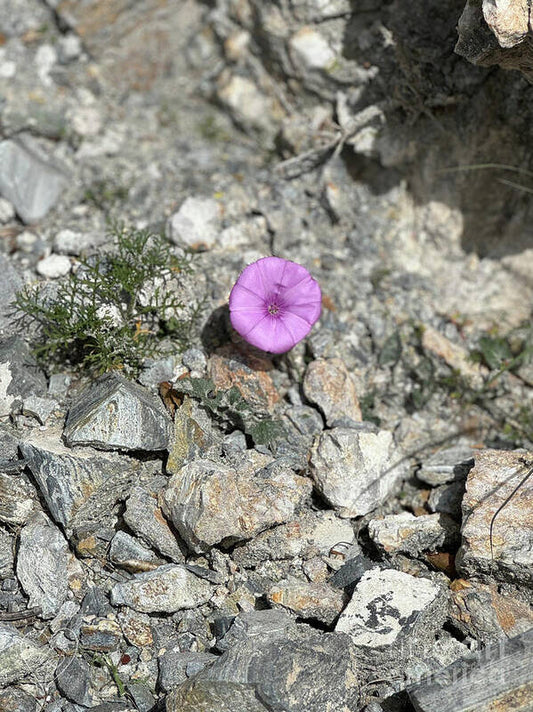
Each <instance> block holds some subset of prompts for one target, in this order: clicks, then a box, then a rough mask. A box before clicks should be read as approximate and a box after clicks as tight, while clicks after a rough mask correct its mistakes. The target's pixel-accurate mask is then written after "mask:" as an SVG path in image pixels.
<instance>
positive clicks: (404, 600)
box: [335, 569, 447, 667]
mask: <svg viewBox="0 0 533 712" xmlns="http://www.w3.org/2000/svg"><path fill="white" fill-rule="evenodd" d="M446 612H447V611H446V605H445V597H444V592H443V590H442V589H441V588H440V587H439V586H437V585H436V584H434V583H433V582H432V581H430V580H428V579H423V578H416V577H415V576H411V575H409V574H405V573H403V572H402V571H396V570H395V569H385V570H383V571H381V570H379V569H372V570H371V571H368V572H367V573H366V574H365V575H364V576H363V577H362V579H361V580H360V581H359V583H358V584H357V586H356V588H355V591H354V593H353V595H352V598H351V600H350V602H349V603H348V605H347V606H346V608H345V609H344V611H343V612H342V613H341V615H340V618H339V620H338V622H337V625H336V626H335V630H336V631H338V632H344V633H347V634H348V635H349V636H350V637H351V639H352V640H353V642H354V643H355V645H356V646H357V647H358V649H359V656H360V658H361V663H362V664H363V665H369V666H370V667H371V666H372V664H376V663H377V662H378V661H379V662H381V664H385V663H387V664H391V665H392V664H394V666H395V667H397V666H398V664H399V663H401V662H402V661H405V659H408V658H409V657H410V656H411V655H415V654H416V648H415V647H414V645H413V643H418V644H420V645H421V644H422V643H423V641H424V640H427V641H429V640H433V636H434V634H435V632H436V631H437V630H438V629H439V628H440V626H441V625H442V623H443V622H444V620H445V618H446Z"/></svg>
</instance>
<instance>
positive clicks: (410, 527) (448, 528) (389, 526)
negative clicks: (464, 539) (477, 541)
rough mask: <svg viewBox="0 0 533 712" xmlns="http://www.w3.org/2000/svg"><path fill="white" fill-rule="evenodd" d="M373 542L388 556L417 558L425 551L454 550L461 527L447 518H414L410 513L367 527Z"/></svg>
mask: <svg viewBox="0 0 533 712" xmlns="http://www.w3.org/2000/svg"><path fill="white" fill-rule="evenodd" d="M368 533H369V536H370V538H371V539H372V541H373V542H374V543H375V544H376V545H377V546H378V547H379V548H380V549H382V550H383V551H384V552H386V553H387V554H393V553H396V552H404V553H406V554H411V555H412V556H417V555H418V554H420V553H421V552H423V551H436V550H437V549H441V548H442V547H450V546H452V547H453V546H454V545H456V544H457V543H458V540H459V527H458V525H457V524H456V523H455V522H454V521H453V519H451V518H450V517H448V516H447V515H444V514H427V515H423V516H421V517H415V515H414V514H411V513H410V512H401V513H400V514H389V515H388V516H386V517H383V518H382V519H372V520H371V521H370V522H369V524H368Z"/></svg>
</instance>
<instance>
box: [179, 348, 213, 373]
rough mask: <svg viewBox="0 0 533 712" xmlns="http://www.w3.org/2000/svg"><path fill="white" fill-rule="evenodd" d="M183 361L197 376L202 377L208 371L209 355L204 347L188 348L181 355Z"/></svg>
mask: <svg viewBox="0 0 533 712" xmlns="http://www.w3.org/2000/svg"><path fill="white" fill-rule="evenodd" d="M181 362H182V364H183V365H184V366H185V367H186V368H188V369H189V371H192V372H194V376H195V378H201V377H202V376H205V374H206V372H207V356H206V355H205V353H204V352H203V351H202V349H198V348H195V347H192V348H190V349H186V350H185V351H184V352H183V353H182V355H181Z"/></svg>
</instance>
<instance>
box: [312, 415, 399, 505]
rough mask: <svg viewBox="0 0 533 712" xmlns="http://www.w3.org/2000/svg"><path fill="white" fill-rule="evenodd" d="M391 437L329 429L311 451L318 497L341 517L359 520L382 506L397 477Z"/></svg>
mask: <svg viewBox="0 0 533 712" xmlns="http://www.w3.org/2000/svg"><path fill="white" fill-rule="evenodd" d="M394 460H397V461H398V462H399V461H400V457H399V456H398V455H397V454H395V452H394V446H393V439H392V434H391V433H390V432H388V431H386V430H380V431H379V432H378V433H369V432H359V431H357V430H353V429H351V428H333V429H332V430H327V431H325V432H323V433H322V434H321V435H320V436H319V437H318V438H317V440H316V441H315V444H314V445H313V448H312V450H311V458H310V462H309V465H310V472H311V476H312V478H313V480H314V482H315V485H316V488H317V490H318V491H319V492H320V494H321V495H322V496H323V497H324V498H325V499H326V500H327V501H328V502H329V503H330V504H331V505H332V506H333V507H334V508H335V509H336V510H337V511H338V512H339V514H340V516H341V517H359V516H362V515H364V514H368V512H371V511H372V510H373V509H375V508H376V507H377V506H379V505H380V504H382V503H383V502H384V501H385V500H386V499H387V497H388V496H389V495H390V494H391V492H392V491H393V489H394V486H395V484H396V481H397V479H398V477H399V474H400V472H399V467H398V465H397V464H396V463H395V462H394Z"/></svg>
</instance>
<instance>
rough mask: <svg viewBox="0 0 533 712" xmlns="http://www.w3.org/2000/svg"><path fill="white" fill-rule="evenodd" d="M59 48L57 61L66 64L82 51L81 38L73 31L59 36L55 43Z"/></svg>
mask: <svg viewBox="0 0 533 712" xmlns="http://www.w3.org/2000/svg"><path fill="white" fill-rule="evenodd" d="M57 46H58V49H59V61H60V62H61V63H62V64H67V63H68V62H72V61H73V60H74V59H77V58H78V57H79V56H80V54H81V52H82V45H81V40H80V38H79V37H78V35H76V34H74V33H73V32H69V33H68V34H66V35H64V36H63V37H60V38H59V40H58V43H57Z"/></svg>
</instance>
